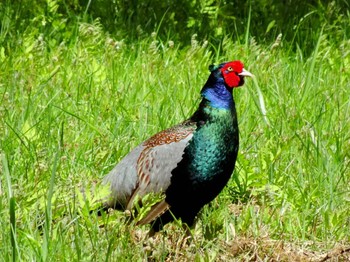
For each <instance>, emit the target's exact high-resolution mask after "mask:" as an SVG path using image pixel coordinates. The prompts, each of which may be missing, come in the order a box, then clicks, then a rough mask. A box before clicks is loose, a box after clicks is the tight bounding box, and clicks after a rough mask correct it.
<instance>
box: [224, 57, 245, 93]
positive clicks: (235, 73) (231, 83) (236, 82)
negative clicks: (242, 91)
mask: <svg viewBox="0 0 350 262" xmlns="http://www.w3.org/2000/svg"><path fill="white" fill-rule="evenodd" d="M243 67H244V66H243V63H242V62H241V61H233V62H229V63H227V64H225V65H224V66H223V67H222V68H221V69H220V70H221V74H222V76H223V78H224V81H225V83H226V85H227V86H228V87H230V88H235V87H239V86H241V85H243V83H244V80H243V76H240V75H239V74H240V73H242V72H243Z"/></svg>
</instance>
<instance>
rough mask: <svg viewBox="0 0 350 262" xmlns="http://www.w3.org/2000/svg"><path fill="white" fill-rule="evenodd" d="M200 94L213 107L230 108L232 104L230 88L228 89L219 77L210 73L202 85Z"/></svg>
mask: <svg viewBox="0 0 350 262" xmlns="http://www.w3.org/2000/svg"><path fill="white" fill-rule="evenodd" d="M201 95H202V97H203V98H205V99H206V100H207V101H208V103H209V105H210V106H212V107H214V108H220V109H231V108H232V107H233V106H234V102H233V97H232V90H230V91H229V90H228V89H227V88H226V86H225V83H224V80H223V78H221V77H217V76H215V75H211V76H210V77H209V79H208V81H207V83H206V84H205V85H204V87H203V89H202V91H201Z"/></svg>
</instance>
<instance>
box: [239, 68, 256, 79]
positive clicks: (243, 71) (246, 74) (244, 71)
mask: <svg viewBox="0 0 350 262" xmlns="http://www.w3.org/2000/svg"><path fill="white" fill-rule="evenodd" d="M238 75H239V76H249V77H254V75H253V74H252V73H250V72H248V71H247V70H245V69H244V68H243V70H242V72H241V73H239V74H238Z"/></svg>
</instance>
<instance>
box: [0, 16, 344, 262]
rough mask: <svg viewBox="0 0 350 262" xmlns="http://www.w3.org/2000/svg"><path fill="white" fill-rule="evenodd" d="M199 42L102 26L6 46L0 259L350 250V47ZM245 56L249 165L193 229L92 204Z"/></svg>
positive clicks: (227, 257) (240, 166) (336, 253)
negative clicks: (159, 227)
mask: <svg viewBox="0 0 350 262" xmlns="http://www.w3.org/2000/svg"><path fill="white" fill-rule="evenodd" d="M187 42H188V43H191V44H190V45H189V46H188V47H185V48H181V49H180V48H179V47H178V46H179V43H176V42H175V43H174V42H172V41H169V40H164V39H160V38H157V36H149V37H148V38H145V39H144V40H142V41H140V42H138V43H135V44H126V43H124V42H123V41H121V42H118V41H117V39H113V38H112V37H111V36H108V35H107V34H105V33H104V32H103V30H102V28H101V26H100V25H99V23H98V22H96V23H94V24H84V23H81V24H80V25H79V28H78V29H77V35H76V36H75V37H74V39H72V41H71V42H70V43H64V42H62V43H54V42H52V41H51V39H50V37H49V36H48V35H40V36H39V37H33V34H30V33H27V34H24V35H23V37H22V39H21V41H18V44H17V46H16V47H15V48H12V50H11V52H10V53H5V52H4V48H3V47H0V60H1V61H0V79H1V81H0V119H1V121H0V133H1V137H0V153H1V161H0V170H1V177H0V183H1V185H0V196H1V197H0V232H1V233H0V243H1V245H0V260H1V261H10V260H13V261H14V260H16V259H18V260H23V261H91V260H92V261H147V259H150V260H152V259H153V260H154V261H162V260H164V261H221V260H222V261H235V260H236V261H251V260H253V261H272V260H273V261H298V260H299V261H326V260H332V261H337V260H339V261H346V260H347V259H350V245H349V243H350V230H349V228H350V208H349V204H350V203H349V202H350V170H349V165H350V158H349V152H350V121H349V119H350V71H349V68H350V51H349V50H350V42H349V41H348V40H344V41H341V42H339V44H337V45H335V44H334V43H332V42H329V39H328V38H327V36H326V35H324V34H323V33H322V32H320V34H319V37H318V39H316V42H315V49H314V50H313V52H312V54H311V55H310V56H309V57H304V55H303V52H301V51H300V50H299V51H298V50H297V51H296V52H291V51H290V50H289V46H288V45H283V41H281V39H280V38H277V39H276V42H273V43H270V44H264V45H260V44H259V43H256V42H255V41H254V39H251V40H250V41H249V42H247V43H243V44H239V43H237V42H236V41H235V40H234V39H230V38H227V39H226V40H225V41H224V43H223V45H222V47H221V48H220V49H219V48H218V47H216V46H211V45H210V43H208V42H206V41H204V40H202V39H196V38H195V37H193V38H192V40H191V39H188V41H187ZM236 59H239V60H241V61H243V62H244V64H245V68H246V69H247V70H249V71H250V72H252V73H253V74H254V75H255V76H256V78H255V79H247V80H246V84H245V86H243V87H242V88H239V89H236V90H234V97H235V101H236V106H237V111H238V117H239V126H240V137H241V146H240V152H239V156H238V162H237V165H236V170H235V172H234V176H233V179H231V181H230V183H229V185H228V186H227V187H226V188H225V190H224V191H223V192H222V193H221V194H220V195H219V197H218V198H217V199H215V200H214V201H213V202H212V203H211V204H210V205H208V206H206V207H205V208H204V209H203V211H202V212H201V214H200V216H199V218H198V222H197V224H196V227H195V228H194V229H192V234H193V239H191V240H189V239H187V238H186V237H185V234H184V231H183V229H182V227H181V226H179V223H172V224H170V225H169V226H167V227H166V228H165V230H164V231H163V232H161V233H160V234H158V235H157V236H156V237H154V238H151V239H148V238H147V237H146V233H147V227H146V226H145V227H141V228H140V227H136V226H135V225H133V223H132V222H131V223H129V222H128V216H127V214H124V213H122V212H118V211H115V212H112V213H110V214H108V215H107V214H102V216H98V215H97V214H95V213H91V214H90V213H89V210H91V209H93V208H94V207H96V205H97V204H98V199H99V197H100V196H99V194H98V192H99V189H100V188H99V186H98V183H99V181H100V180H101V179H102V177H103V176H104V175H105V174H106V173H108V172H109V171H110V170H111V169H112V168H113V166H114V165H115V164H116V163H117V162H118V161H119V160H120V159H121V158H122V157H123V156H124V155H125V154H127V153H128V151H129V150H130V149H131V148H133V147H134V146H136V145H137V144H139V143H140V142H142V141H143V140H144V139H146V138H148V137H149V136H150V135H152V134H154V133H155V132H157V131H160V130H162V129H164V128H166V127H169V126H171V125H173V124H175V123H178V122H180V121H182V120H184V119H186V118H187V117H189V116H190V115H191V114H192V112H193V111H194V110H195V108H196V107H197V106H198V102H199V99H200V97H199V91H200V89H201V88H202V86H203V84H204V83H205V81H206V79H207V77H208V74H209V73H208V66H209V65H210V64H211V63H219V62H223V61H228V60H236ZM82 188H88V189H87V193H88V194H87V196H86V198H84V197H83V196H82V194H81V193H80V190H81V189H82ZM101 191H102V189H101Z"/></svg>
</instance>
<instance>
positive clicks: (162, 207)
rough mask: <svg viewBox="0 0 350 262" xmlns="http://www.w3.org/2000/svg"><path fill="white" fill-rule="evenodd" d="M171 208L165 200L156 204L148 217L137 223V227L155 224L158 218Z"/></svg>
mask: <svg viewBox="0 0 350 262" xmlns="http://www.w3.org/2000/svg"><path fill="white" fill-rule="evenodd" d="M169 208H170V206H169V204H168V203H167V202H165V200H163V201H162V202H159V203H157V204H155V205H154V206H153V207H152V208H151V210H150V211H149V213H148V214H147V216H146V217H144V218H143V219H141V220H140V221H138V222H137V223H136V225H146V224H149V223H151V222H153V221H154V220H156V219H157V218H158V217H160V216H161V215H163V214H164V213H165V212H166V211H167V210H169Z"/></svg>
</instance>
